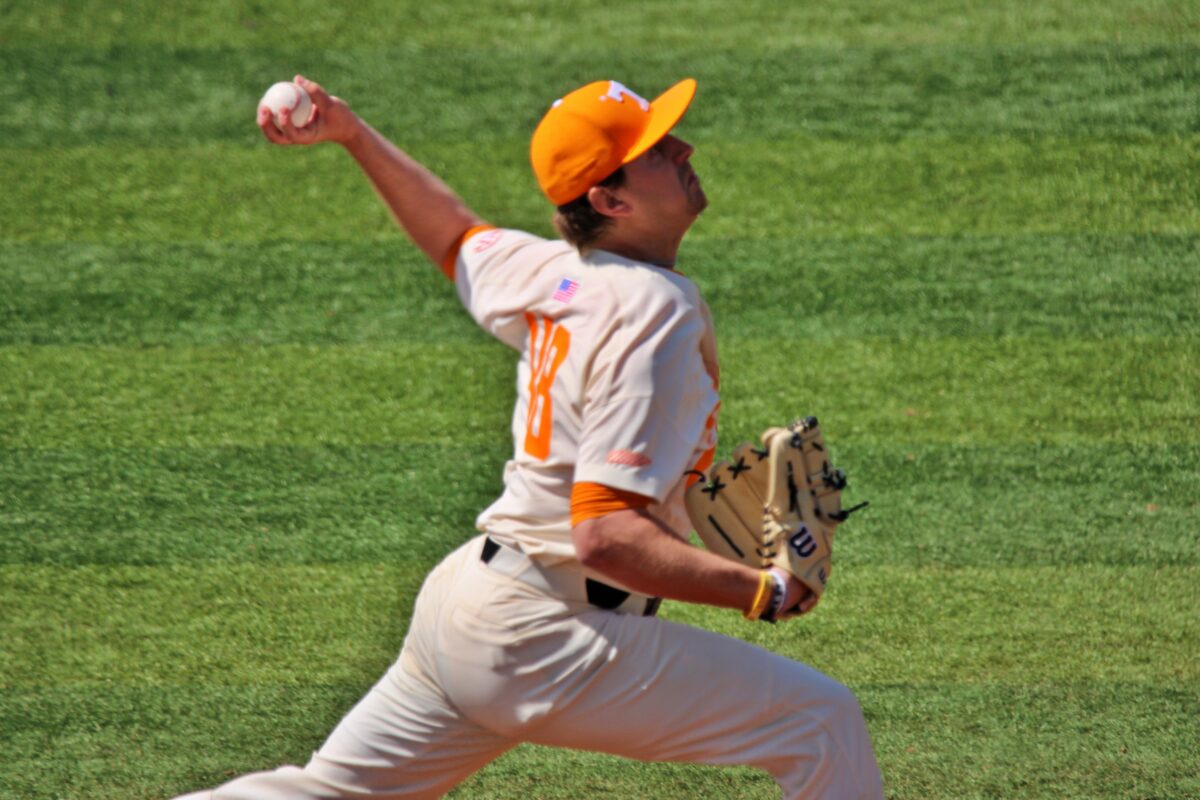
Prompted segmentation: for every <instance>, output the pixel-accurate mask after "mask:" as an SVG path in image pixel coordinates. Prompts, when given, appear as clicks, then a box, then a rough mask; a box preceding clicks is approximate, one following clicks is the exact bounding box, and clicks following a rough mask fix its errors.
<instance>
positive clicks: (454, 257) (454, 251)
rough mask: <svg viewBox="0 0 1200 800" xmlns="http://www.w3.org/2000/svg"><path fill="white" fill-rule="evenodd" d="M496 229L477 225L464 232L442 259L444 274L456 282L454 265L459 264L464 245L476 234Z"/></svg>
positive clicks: (492, 226) (491, 226)
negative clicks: (459, 254) (459, 253)
mask: <svg viewBox="0 0 1200 800" xmlns="http://www.w3.org/2000/svg"><path fill="white" fill-rule="evenodd" d="M495 227H496V226H495V225H475V226H473V227H470V228H467V229H466V230H465V231H463V234H462V236H459V237H458V238H457V239H455V240H454V244H452V245H450V252H448V253H446V257H445V258H443V259H442V263H441V268H442V274H443V275H445V276H446V277H447V278H449V279H450V280H454V265H455V264H457V263H458V251H459V250H462V246H463V244H464V243H465V242H466V241H467V239H470V238H471V237H472V236H474V235H475V234H477V233H482V232H483V231H490V230H493V229H494V228H495Z"/></svg>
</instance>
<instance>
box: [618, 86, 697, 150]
mask: <svg viewBox="0 0 1200 800" xmlns="http://www.w3.org/2000/svg"><path fill="white" fill-rule="evenodd" d="M695 94H696V80H695V78H684V79H683V80H681V81H680V82H679V83H677V84H675V85H674V86H672V87H671V88H670V89H667V90H666V91H665V92H663V93H662V94H660V95H659V96H658V97H656V98H654V101H653V102H651V103H650V123H649V124H648V125H647V126H646V129H645V130H643V131H642V135H641V136H640V137H639V138H638V140H637V142H636V143H634V145H633V147H631V148H630V149H629V152H627V153H626V154H625V158H624V160H622V161H621V164H622V165H624V164H628V163H629V162H630V161H633V160H634V159H635V158H637V157H638V156H640V155H641V154H642V153H644V152H646V151H647V150H649V149H650V148H651V147H654V145H656V144H657V143H658V140H659V139H661V138H663V137H664V136H666V135H667V134H668V133H670V132H671V129H672V128H674V127H675V126H676V125H678V124H679V120H681V119H683V115H684V113H685V112H686V111H687V110H688V106H689V105H691V103H692V97H694V96H695Z"/></svg>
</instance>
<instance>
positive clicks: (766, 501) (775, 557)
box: [685, 417, 867, 621]
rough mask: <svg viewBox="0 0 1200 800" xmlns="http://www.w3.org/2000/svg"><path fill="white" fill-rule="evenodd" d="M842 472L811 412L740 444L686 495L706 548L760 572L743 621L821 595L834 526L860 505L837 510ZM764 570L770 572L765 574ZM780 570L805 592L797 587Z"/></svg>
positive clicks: (777, 613)
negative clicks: (757, 443)
mask: <svg viewBox="0 0 1200 800" xmlns="http://www.w3.org/2000/svg"><path fill="white" fill-rule="evenodd" d="M845 487H846V474H845V473H844V472H842V471H841V470H839V469H836V468H834V467H833V465H832V464H831V463H830V461H829V453H828V451H827V450H826V448H825V440H824V438H823V437H822V436H821V429H820V427H819V426H818V424H817V420H816V418H815V417H808V418H807V419H803V420H797V421H796V422H793V423H792V424H791V425H789V426H788V427H786V428H770V429H768V430H767V431H766V432H764V433H763V435H762V447H761V448H756V447H752V446H751V445H750V444H742V445H739V446H738V447H737V448H735V449H734V451H733V456H732V460H730V461H722V462H720V463H718V464H715V465H713V467H712V468H711V469H710V470H709V471H708V474H707V475H705V480H703V481H699V482H697V483H695V484H693V485H692V486H691V487H690V488H689V489H688V491H687V494H686V495H685V502H686V505H687V510H688V516H690V517H691V520H692V525H693V527H695V529H696V533H697V534H699V536H700V539H701V540H702V541H703V542H704V544H705V546H707V547H708V549H709V550H712V551H713V552H714V553H717V554H718V555H721V556H724V557H726V558H729V559H732V560H734V561H738V562H741V563H743V564H746V565H748V566H751V567H754V568H756V569H760V570H764V571H768V570H769V571H770V572H764V576H763V582H762V584H761V585H760V591H759V593H758V596H757V597H756V598H755V602H754V604H753V605H752V606H751V608H750V609H748V610H747V612H746V616H747V618H748V619H765V620H768V621H774V620H777V619H785V618H787V617H790V616H795V615H797V614H800V613H804V612H805V611H807V610H809V609H810V608H812V607H813V606H815V605H816V602H817V601H819V600H820V598H821V596H822V595H823V594H824V593H825V584H826V583H827V582H828V580H829V575H830V573H831V571H832V567H833V565H832V555H833V536H834V532H835V531H836V530H837V526H838V525H840V524H841V523H842V522H844V521H845V520H846V518H847V517H849V516H850V514H852V513H853V512H855V511H857V510H859V509H860V508H862V507H864V506H866V505H867V504H866V503H861V504H859V505H858V506H856V507H854V508H851V509H847V510H843V509H842V501H841V496H842V489H844V488H845ZM771 573H774V574H775V577H771ZM783 575H790V576H793V577H795V578H796V579H797V580H798V581H799V583H800V584H802V585H803V587H804V588H805V589H807V593H806V592H804V591H797V590H796V587H795V586H794V584H792V582H790V581H786V580H783V579H782V576H783Z"/></svg>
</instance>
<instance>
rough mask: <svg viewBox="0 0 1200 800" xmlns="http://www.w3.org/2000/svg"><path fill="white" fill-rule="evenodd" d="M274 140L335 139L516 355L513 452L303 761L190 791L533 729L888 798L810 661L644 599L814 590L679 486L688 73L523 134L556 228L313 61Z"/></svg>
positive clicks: (406, 765)
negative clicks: (432, 151)
mask: <svg viewBox="0 0 1200 800" xmlns="http://www.w3.org/2000/svg"><path fill="white" fill-rule="evenodd" d="M296 80H297V82H298V83H300V84H301V85H302V86H303V87H304V88H305V89H306V90H307V91H308V93H309V94H310V95H311V96H312V99H313V103H314V105H315V108H316V112H315V117H314V119H313V120H312V121H311V122H310V124H309V125H307V126H305V127H303V128H296V127H295V126H294V125H293V124H292V121H291V120H290V119H288V118H287V116H286V113H285V116H284V119H283V121H282V125H281V126H280V127H277V126H276V125H275V123H274V122H273V121H272V118H271V113H270V111H269V110H266V109H260V110H259V115H258V124H259V126H260V128H262V130H263V132H264V134H265V135H266V137H267V138H268V139H269V140H270V141H272V142H274V143H276V144H280V145H294V144H314V143H317V142H323V141H332V142H336V143H338V144H340V145H342V146H343V147H344V148H345V149H346V150H347V151H348V152H349V153H350V155H351V156H352V157H353V158H354V159H355V160H356V161H357V162H358V164H359V165H360V166H361V168H362V169H363V171H364V172H365V174H366V175H367V177H368V178H369V180H370V181H371V183H372V184H373V185H374V187H375V189H376V191H377V192H378V193H379V195H380V197H381V198H382V199H383V201H384V203H385V204H386V205H387V206H388V208H389V209H390V210H391V211H392V213H393V214H394V216H395V217H396V219H397V221H398V222H399V224H400V225H401V226H403V228H404V230H405V231H406V232H407V234H408V235H409V237H410V238H411V239H412V241H413V242H414V243H415V244H416V245H417V247H419V248H420V249H421V250H422V251H424V252H425V254H426V255H427V256H428V257H429V258H430V260H432V261H433V262H434V263H435V264H437V265H439V266H440V267H441V269H442V270H443V272H444V273H445V275H446V277H447V278H448V279H450V280H451V281H453V282H454V285H455V287H456V289H457V292H458V296H459V298H460V299H461V300H462V303H463V305H464V306H465V307H466V309H467V311H468V313H470V314H471V316H472V317H473V318H474V319H475V321H476V322H477V323H478V324H479V325H481V326H482V327H483V328H484V329H486V330H487V331H489V332H490V333H491V334H492V335H494V336H495V337H497V338H498V339H500V340H501V341H502V342H504V343H505V344H507V345H509V346H510V347H512V348H513V349H515V350H516V351H517V353H518V354H519V363H518V366H517V400H516V407H515V408H514V410H513V417H512V437H513V456H512V459H511V460H510V461H509V462H508V463H507V464H506V466H505V468H504V491H503V493H502V494H501V496H500V498H499V499H498V500H496V501H495V502H494V503H493V504H492V505H491V506H490V507H489V508H487V509H486V510H484V511H483V512H482V513H481V514H480V516H479V518H478V520H477V527H478V528H479V531H480V533H479V534H478V535H477V536H475V537H474V538H471V539H470V540H469V541H467V542H466V544H464V545H462V546H461V547H459V548H458V549H457V550H455V551H454V552H453V553H451V554H450V555H449V556H447V557H446V559H445V560H444V561H443V562H442V563H441V564H440V565H438V566H437V567H436V568H435V569H434V570H433V571H432V572H431V573H430V575H429V576H428V578H427V579H426V581H425V583H424V585H423V586H422V588H421V591H420V594H419V595H418V597H417V599H416V603H415V606H414V610H413V618H412V621H411V624H410V627H409V631H408V634H407V637H406V639H405V641H404V646H403V649H402V650H401V653H400V655H399V658H398V659H397V661H396V662H395V664H394V665H393V666H392V667H391V669H390V670H389V671H388V672H387V674H386V675H384V676H383V677H382V678H381V679H380V680H379V682H378V683H376V684H375V686H374V687H373V688H372V689H371V690H370V691H369V692H368V693H367V695H366V696H365V697H364V698H363V699H362V700H361V701H360V702H359V704H358V705H357V706H356V707H355V708H353V709H352V710H351V711H350V712H349V713H348V714H347V715H346V717H345V718H344V719H343V720H342V721H341V723H340V724H339V725H338V726H337V728H336V729H335V730H334V731H333V733H332V734H331V735H330V737H329V739H328V740H327V741H326V742H325V743H324V745H322V747H321V748H320V750H318V751H317V752H316V753H314V754H313V756H312V759H311V760H310V761H309V762H308V764H307V765H306V766H305V767H303V768H300V767H294V766H286V767H283V768H281V769H277V770H275V771H271V772H262V773H255V774H251V775H246V776H243V777H240V778H237V779H235V780H233V781H231V782H229V783H227V784H225V785H223V786H221V787H218V788H217V789H215V790H212V791H202V792H198V793H195V794H192V795H188V796H187V797H188V798H206V799H207V798H213V800H272V799H275V798H278V800H285V799H286V800H296V798H342V797H354V798H367V797H370V798H435V797H441V796H442V795H443V794H445V793H446V792H447V791H449V790H450V789H451V788H452V787H454V786H455V785H457V784H458V783H460V782H461V781H463V780H464V779H465V778H466V777H467V776H469V775H470V774H472V773H473V772H475V771H476V770H478V769H479V768H481V767H482V766H484V765H485V764H487V763H488V762H489V761H492V760H493V759H495V758H496V757H498V756H499V755H501V754H502V753H504V752H505V751H507V750H509V749H510V748H512V747H514V746H516V745H517V744H519V743H521V742H534V743H537V744H543V745H556V746H562V747H571V748H579V749H586V750H593V751H600V752H605V753H612V754H616V755H619V756H625V757H628V758H635V759H641V760H653V761H687V762H694V763H700V764H713V765H751V766H754V767H758V768H761V769H763V770H766V771H767V772H768V773H770V774H771V775H772V776H773V777H774V779H775V780H776V782H777V783H778V784H779V786H780V787H781V789H782V792H783V795H784V796H785V797H787V798H801V797H803V798H837V799H838V800H846V799H847V798H879V797H882V788H881V780H880V774H879V770H878V767H877V766H876V763H875V758H874V755H873V753H872V749H871V744H870V740H869V738H868V734H867V730H866V726H865V723H864V720H863V716H862V712H861V710H860V708H859V705H858V703H857V701H856V700H855V698H854V696H853V695H852V694H851V693H850V691H849V690H848V689H846V688H845V687H844V686H842V685H840V684H839V683H837V682H835V681H833V680H831V679H830V678H828V677H826V676H824V675H822V674H821V673H819V672H817V671H816V670H814V669H812V668H810V667H808V666H806V665H804V664H801V663H798V662H795V661H792V660H790V659H787V658H784V657H782V656H779V655H776V654H773V653H771V652H769V651H767V650H764V649H761V648H758V647H755V646H752V645H750V644H747V643H745V642H743V641H741V640H736V639H731V638H728V637H723V636H719V635H716V634H713V633H711V632H708V631H704V630H700V629H697V628H693V627H688V626H684V625H679V624H674V623H670V622H666V621H664V620H661V619H659V618H657V617H656V616H655V612H656V611H657V609H658V606H659V602H660V599H661V598H668V599H672V600H677V601H683V602H688V603H704V604H707V605H712V606H718V607H723V608H730V609H736V610H738V611H741V612H743V613H745V614H746V615H747V616H748V617H751V618H759V617H762V618H774V617H780V618H782V617H785V616H789V615H796V614H802V613H804V612H806V611H808V610H809V609H810V608H811V607H812V605H813V604H814V603H815V601H816V599H817V598H816V596H815V595H814V594H813V593H812V592H811V591H810V590H808V589H807V588H806V587H805V585H804V584H802V583H801V582H800V581H798V580H797V579H796V578H795V577H793V576H791V575H789V574H787V573H786V572H782V571H780V570H757V569H752V568H750V567H748V566H745V565H743V564H739V563H735V562H733V561H730V560H727V559H725V558H721V557H720V556H718V555H716V554H714V553H712V552H709V551H708V550H705V549H701V548H698V547H694V546H693V545H691V544H690V543H689V542H688V534H689V531H690V530H691V526H690V524H689V520H688V516H687V513H686V511H685V509H684V504H683V495H684V492H685V489H686V487H687V485H688V481H689V478H688V473H689V471H690V470H704V469H706V468H707V467H708V465H709V464H710V463H711V461H712V457H713V456H712V454H713V448H714V446H715V443H716V415H717V406H718V395H717V384H718V374H717V372H718V370H717V352H716V345H715V338H714V334H713V328H712V320H711V317H710V315H709V312H708V309H707V307H706V306H705V304H704V302H703V300H701V298H700V296H699V294H698V292H697V289H696V287H695V285H693V284H692V282H691V281H690V280H688V279H687V278H686V277H685V276H684V275H682V274H681V273H680V272H677V271H676V270H675V259H676V253H677V251H678V248H679V244H680V241H681V240H682V239H683V236H684V234H685V233H686V232H687V230H688V228H689V227H690V226H691V224H692V223H693V221H694V220H695V219H696V218H697V216H698V215H699V214H700V213H701V212H702V211H703V210H704V208H705V206H706V205H707V199H706V197H705V193H704V190H703V188H702V187H701V184H700V180H699V178H698V177H697V176H696V173H695V172H694V171H693V169H692V166H691V163H690V157H691V155H692V146H691V145H689V144H688V143H687V142H685V141H683V140H682V139H680V138H678V137H677V136H675V135H673V134H672V133H671V130H672V129H673V128H674V127H675V125H676V123H677V122H678V121H679V120H680V118H681V117H682V116H683V114H684V112H685V111H686V109H687V107H688V105H689V104H690V103H691V100H692V97H693V94H694V92H695V89H696V84H695V81H693V80H691V79H687V80H683V81H681V82H679V83H677V84H675V85H674V86H672V87H671V88H669V89H668V90H667V91H666V92H664V93H663V94H661V95H660V96H659V97H657V98H656V99H655V100H654V101H653V102H650V101H647V100H646V99H644V98H643V97H641V96H639V95H638V94H636V93H634V92H633V91H631V90H630V89H628V88H627V87H625V86H623V85H622V84H620V83H618V82H616V81H598V82H596V83H591V84H588V85H587V86H584V87H582V88H580V89H577V90H576V91H573V92H571V93H569V94H567V95H565V96H564V97H563V98H561V99H560V100H557V101H555V102H554V104H553V105H552V107H551V108H550V109H549V110H548V111H547V112H546V114H545V116H544V118H543V119H542V121H541V122H540V124H539V125H538V127H537V129H536V131H535V133H534V134H533V139H532V144H531V159H532V163H533V169H534V172H535V174H536V177H537V180H538V184H539V185H540V187H541V189H542V191H543V192H544V193H545V195H546V196H547V198H548V199H549V200H550V202H551V203H552V204H553V205H554V206H555V207H556V212H555V217H554V220H555V225H556V227H557V229H558V231H559V233H560V235H561V236H562V239H561V240H547V239H542V238H540V237H537V236H534V235H531V234H529V233H525V232H522V231H517V230H507V229H503V228H498V227H494V226H491V225H489V224H487V223H486V222H484V221H483V220H481V219H479V218H478V217H477V216H476V215H475V214H474V213H472V212H471V210H470V209H469V208H468V207H467V206H466V205H464V203H463V202H462V201H461V200H460V199H459V198H458V197H457V196H456V195H455V194H454V193H453V192H451V190H450V189H449V188H447V187H446V186H445V185H444V184H443V183H442V182H441V181H440V180H439V179H438V178H437V177H435V176H434V175H433V174H431V173H430V172H429V171H427V170H426V169H425V168H424V167H422V166H421V165H420V164H418V163H416V162H415V161H414V160H413V159H411V158H410V157H409V156H408V155H407V154H405V153H404V152H403V151H401V150H400V149H399V148H397V147H396V146H395V145H393V144H392V143H390V142H389V141H388V140H386V139H385V138H384V137H383V136H381V135H380V134H379V133H377V132H376V131H374V130H373V129H372V128H370V127H369V126H368V125H367V124H366V123H365V122H363V121H362V120H361V119H360V118H359V117H357V116H356V115H355V114H354V113H352V111H351V110H350V108H349V107H348V106H347V105H346V104H345V103H344V102H343V101H341V100H339V99H337V98H335V97H331V96H330V95H329V94H327V93H326V92H325V91H324V90H323V89H322V88H321V87H320V86H319V85H317V84H316V83H314V82H312V81H309V80H306V79H304V78H302V77H299V76H298V77H297V79H296Z"/></svg>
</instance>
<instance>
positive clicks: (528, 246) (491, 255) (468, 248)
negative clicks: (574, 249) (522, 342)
mask: <svg viewBox="0 0 1200 800" xmlns="http://www.w3.org/2000/svg"><path fill="white" fill-rule="evenodd" d="M553 255H554V243H551V242H548V241H547V240H546V239H543V238H541V237H539V236H535V235H533V234H531V233H526V232H524V231H518V230H511V229H508V228H490V227H481V228H473V229H471V230H469V231H467V233H466V235H465V236H464V237H463V240H462V242H461V243H460V245H459V247H458V251H457V253H455V254H454V257H453V263H450V261H451V260H450V258H449V257H447V263H446V264H445V265H443V268H444V269H446V270H447V273H448V274H452V275H453V278H454V284H455V287H456V289H457V291H458V297H459V299H460V300H461V301H462V304H463V306H464V307H465V308H466V309H467V312H468V313H469V314H470V315H471V316H472V317H473V318H474V319H475V321H476V322H477V323H478V324H479V325H480V326H481V327H482V328H483V329H484V330H486V331H488V332H489V333H491V334H492V335H494V336H497V337H499V338H500V339H501V340H504V341H507V340H508V339H509V338H511V336H512V335H513V333H514V331H513V330H510V329H511V328H513V322H514V320H515V321H517V322H518V323H520V321H521V320H523V318H524V317H523V313H522V312H523V309H524V308H525V307H526V306H527V304H528V303H529V302H530V299H531V298H530V297H529V296H528V293H527V287H528V286H529V284H530V282H531V281H532V280H533V278H534V276H535V275H536V274H537V272H538V271H539V270H540V269H541V268H542V266H543V265H544V264H545V263H546V261H547V260H548V259H550V258H552V257H553ZM515 330H516V332H517V333H519V332H521V330H522V328H521V325H520V324H518V325H517V326H516V328H515ZM508 343H509V344H513V343H512V342H508Z"/></svg>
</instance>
